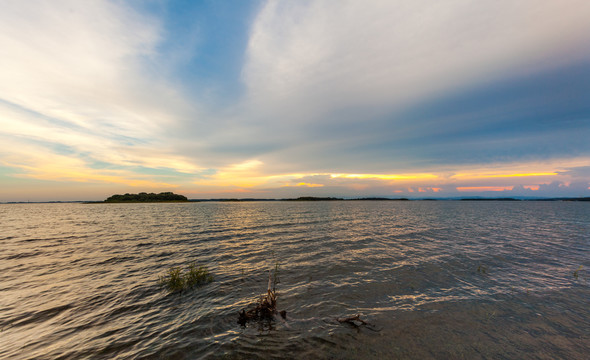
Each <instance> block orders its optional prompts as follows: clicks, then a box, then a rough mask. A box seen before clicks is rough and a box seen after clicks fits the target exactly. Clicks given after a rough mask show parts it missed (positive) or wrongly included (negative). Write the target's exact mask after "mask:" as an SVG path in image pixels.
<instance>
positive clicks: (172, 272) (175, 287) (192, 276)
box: [160, 263, 213, 292]
mask: <svg viewBox="0 0 590 360" xmlns="http://www.w3.org/2000/svg"><path fill="white" fill-rule="evenodd" d="M212 281H213V275H211V274H210V273H209V270H208V269H207V267H206V266H202V265H201V266H197V264H194V263H193V264H190V265H189V266H188V268H187V269H186V271H185V272H183V271H182V269H181V268H180V267H172V268H170V269H168V272H167V273H166V275H163V276H160V285H162V286H163V287H165V288H166V289H168V291H170V292H178V291H183V290H187V289H190V288H193V287H195V286H198V285H202V284H207V283H210V282H212Z"/></svg>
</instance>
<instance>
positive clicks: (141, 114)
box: [0, 1, 199, 171]
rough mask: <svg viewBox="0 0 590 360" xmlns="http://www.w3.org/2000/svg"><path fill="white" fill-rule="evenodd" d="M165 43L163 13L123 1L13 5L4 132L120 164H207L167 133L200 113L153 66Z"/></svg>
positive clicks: (1, 105)
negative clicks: (176, 145) (178, 145)
mask: <svg viewBox="0 0 590 360" xmlns="http://www.w3.org/2000/svg"><path fill="white" fill-rule="evenodd" d="M160 41H161V30H160V24H159V22H158V19H156V18H154V17H152V16H148V15H146V14H142V13H138V12H137V11H134V10H133V9H131V8H128V7H126V6H125V5H124V4H121V3H113V2H107V1H88V2H84V3H81V2H78V1H60V2H50V1H28V2H26V3H23V2H17V1H14V2H7V3H4V4H3V11H2V13H1V14H0V46H1V47H2V49H3V57H2V59H1V60H0V61H1V66H0V114H1V116H2V118H1V120H0V122H1V124H2V128H1V129H0V135H3V136H5V137H6V136H8V137H10V138H11V139H13V140H14V141H15V142H18V143H19V144H17V145H15V146H16V148H19V147H23V146H25V145H26V143H31V142H33V143H35V144H37V146H39V144H45V145H44V146H45V147H46V149H45V151H43V150H41V153H45V155H46V156H47V152H50V153H51V152H53V151H54V148H55V147H62V148H63V147H68V148H70V149H71V151H72V154H71V155H72V156H82V155H83V154H86V155H88V154H91V156H92V157H93V158H94V159H95V160H97V161H102V162H106V163H110V164H112V165H114V166H133V165H144V166H153V167H172V168H177V169H178V170H179V171H191V170H195V169H198V168H199V167H198V166H197V165H196V164H195V163H194V162H193V160H192V159H188V158H187V157H184V156H181V155H180V154H178V153H177V152H176V151H175V150H173V149H171V144H169V139H168V138H167V135H168V134H167V132H168V131H169V130H170V129H171V128H174V127H175V126H176V125H177V124H178V121H179V120H180V119H182V118H183V117H185V116H186V115H187V114H193V115H195V113H194V112H195V110H194V109H193V108H192V107H191V105H189V103H188V102H186V101H185V100H184V98H183V96H182V95H181V94H180V93H178V92H177V90H176V89H175V88H174V86H173V84H171V83H168V82H167V81H166V80H165V79H162V78H160V77H159V76H158V74H157V72H153V71H151V67H150V66H151V65H150V64H153V63H154V62H155V61H156V59H157V51H156V48H157V45H158V44H159V42H160ZM6 151H8V149H4V152H6ZM27 158H28V157H23V158H22V161H25V159H27ZM22 165H26V166H28V167H29V168H30V167H32V165H34V164H25V163H23V164H22ZM24 168H25V167H24V166H23V167H21V169H24Z"/></svg>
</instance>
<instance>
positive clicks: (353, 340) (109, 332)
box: [0, 201, 590, 359]
mask: <svg viewBox="0 0 590 360" xmlns="http://www.w3.org/2000/svg"><path fill="white" fill-rule="evenodd" d="M0 216H2V219H3V220H2V222H1V223H0V241H1V244H2V247H3V250H2V252H1V253H0V329H1V330H2V337H1V340H0V341H1V342H2V346H0V358H15V359H19V358H32V357H33V358H34V357H37V358H57V357H65V358H81V357H107V358H117V357H121V358H136V357H148V358H150V357H165V358H166V357H178V358H195V357H201V356H202V357H205V358H216V357H223V356H230V357H238V358H239V357H243V358H258V357H265V358H268V357H271V358H272V357H277V358H290V357H292V358H301V357H306V356H313V357H319V358H330V357H337V358H347V357H348V358H383V357H388V358H392V357H393V358H395V357H407V358H421V357H423V356H424V357H437V358H459V357H469V358H471V357H480V356H484V357H508V358H514V357H516V358H519V357H523V356H524V357H526V356H529V355H530V356H531V357H535V356H550V357H564V358H565V357H567V358H579V357H580V355H583V354H585V351H587V350H590V349H588V345H587V344H590V339H589V335H588V334H590V320H589V319H590V313H589V312H588V310H587V307H586V299H587V298H588V296H589V295H590V293H589V290H588V281H589V280H590V279H589V276H588V273H587V272H586V270H585V269H588V268H589V267H590V263H589V260H588V259H589V258H590V257H588V251H589V249H590V243H589V240H590V239H589V237H588V234H590V211H587V204H578V203H535V202H518V203H514V202H511V203H503V202H497V203H496V202H486V203H477V202H403V203H400V202H370V201H357V202H314V203H299V202H265V203H190V204H94V205H83V204H31V205H0ZM191 262H197V263H199V264H206V265H207V266H208V267H209V270H210V271H211V272H212V273H213V274H214V275H215V279H216V281H215V282H213V283H211V284H209V285H207V286H204V287H202V288H199V289H196V290H193V291H187V292H184V293H181V294H168V293H167V292H166V291H163V290H162V289H161V288H160V287H159V286H158V284H157V279H158V275H160V274H162V273H163V272H164V271H165V270H167V269H168V268H170V267H172V266H179V265H185V264H189V263H191ZM277 262H278V263H279V264H280V271H281V273H280V278H281V283H280V284H279V306H280V308H281V309H285V310H287V312H288V314H289V315H288V316H289V317H290V319H291V320H290V322H289V324H288V326H287V325H284V324H282V323H274V324H271V325H268V326H266V325H264V324H263V325H261V327H260V326H257V325H252V326H247V327H245V328H242V327H240V326H239V325H237V324H236V320H237V316H236V314H237V311H238V310H240V309H242V308H244V307H246V306H248V305H249V304H251V303H252V302H253V301H256V299H257V297H258V295H259V294H260V293H262V292H263V291H264V290H265V289H266V281H267V277H266V276H267V275H266V274H267V273H266V271H267V270H268V269H269V268H270V267H273V266H274V264H275V263H277ZM580 265H582V269H583V270H582V271H580V273H579V276H578V277H577V278H574V276H573V275H572V273H573V271H574V270H576V269H578V268H579V266H580ZM482 268H485V272H483V271H482V270H481V269H482ZM478 269H480V271H478ZM357 313H361V314H362V315H363V317H365V318H366V319H367V320H369V321H370V322H371V323H375V324H376V325H377V326H378V328H379V329H381V331H380V332H379V333H378V334H375V333H374V332H371V331H370V330H367V329H362V328H361V329H351V328H348V327H346V326H342V325H341V324H339V323H337V322H335V321H333V320H334V318H335V317H339V316H345V315H353V314H357ZM541 344H542V346H541Z"/></svg>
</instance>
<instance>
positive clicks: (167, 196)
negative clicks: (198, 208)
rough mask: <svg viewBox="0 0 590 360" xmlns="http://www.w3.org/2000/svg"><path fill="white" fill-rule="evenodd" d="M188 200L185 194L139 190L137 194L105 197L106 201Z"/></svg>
mask: <svg viewBox="0 0 590 360" xmlns="http://www.w3.org/2000/svg"><path fill="white" fill-rule="evenodd" d="M179 201H183V202H184V201H188V199H187V198H186V196H184V195H178V194H174V193H172V192H162V193H159V194H155V193H149V194H148V193H145V192H140V193H139V194H129V193H127V194H125V195H119V194H116V195H113V196H111V197H109V198H108V199H106V200H105V201H104V202H107V203H121V202H179Z"/></svg>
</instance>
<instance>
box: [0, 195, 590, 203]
mask: <svg viewBox="0 0 590 360" xmlns="http://www.w3.org/2000/svg"><path fill="white" fill-rule="evenodd" d="M261 201H274V202H277V201H293V202H294V201H302V202H305V201H307V202H309V201H533V202H535V201H576V202H579V201H582V202H584V201H590V197H556V198H513V197H508V198H483V197H477V198H474V197H456V198H416V199H409V198H385V197H362V198H336V197H314V196H304V197H298V198H283V199H272V198H270V199H255V198H243V199H236V198H216V199H187V200H180V201H178V200H157V201H134V200H130V201H120V202H116V201H113V202H106V201H100V200H99V201H92V200H90V201H89V200H54V201H6V202H0V204H76V203H79V204H141V203H194V202H261Z"/></svg>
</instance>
